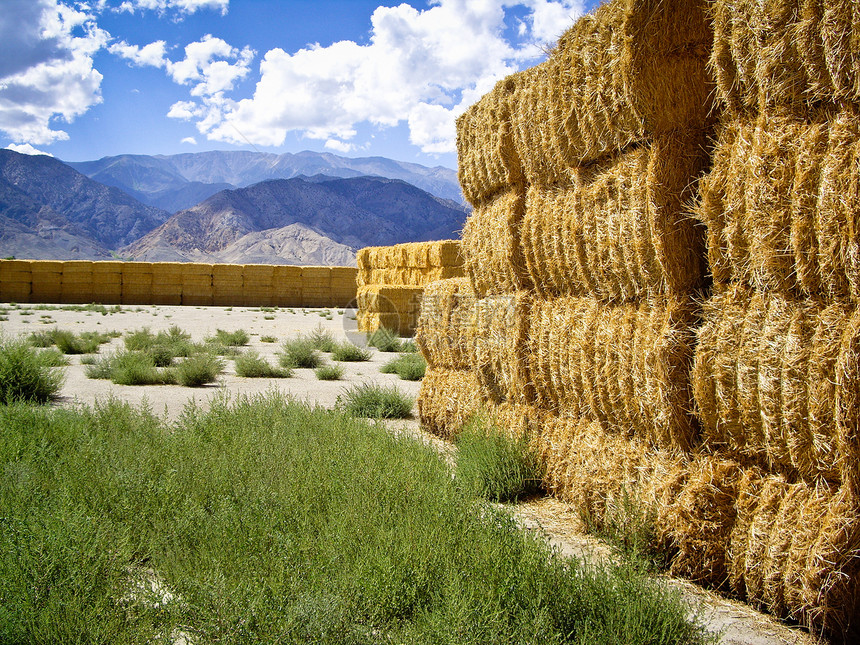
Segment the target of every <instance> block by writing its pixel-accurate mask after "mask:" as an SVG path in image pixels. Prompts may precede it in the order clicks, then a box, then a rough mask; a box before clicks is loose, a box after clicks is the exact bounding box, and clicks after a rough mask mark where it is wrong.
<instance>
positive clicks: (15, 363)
mask: <svg viewBox="0 0 860 645" xmlns="http://www.w3.org/2000/svg"><path fill="white" fill-rule="evenodd" d="M42 351H44V350H42ZM63 381H64V375H63V373H62V372H60V371H58V370H56V369H54V368H53V367H51V366H50V364H49V362H48V360H47V358H44V357H42V355H41V352H40V350H37V349H35V348H34V347H33V346H32V345H30V344H29V343H28V342H27V341H26V340H25V339H21V338H13V339H10V338H3V337H0V403H2V404H4V405H8V404H10V403H13V402H15V401H31V402H34V403H47V402H48V401H49V400H51V398H53V397H54V396H55V395H56V394H57V392H59V391H60V388H61V387H62V386H63ZM0 427H2V426H0ZM0 434H2V433H0ZM0 481H2V480H0ZM0 597H2V596H0Z"/></svg>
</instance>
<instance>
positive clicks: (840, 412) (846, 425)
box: [692, 286, 860, 483]
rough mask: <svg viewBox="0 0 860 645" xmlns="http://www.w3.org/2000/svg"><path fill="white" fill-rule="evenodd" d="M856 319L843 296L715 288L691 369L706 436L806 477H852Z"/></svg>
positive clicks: (858, 386) (859, 375) (857, 381)
mask: <svg viewBox="0 0 860 645" xmlns="http://www.w3.org/2000/svg"><path fill="white" fill-rule="evenodd" d="M858 320H860V316H858V314H857V312H856V311H855V310H854V308H853V307H851V306H849V305H848V304H846V303H843V302H839V301H836V302H833V303H831V304H826V303H818V302H815V301H812V300H804V299H800V300H797V299H792V298H789V297H785V296H782V295H780V294H774V293H768V294H762V293H756V292H753V291H750V290H749V289H746V288H744V287H743V286H736V287H734V288H732V289H730V290H727V291H725V292H724V293H720V294H717V295H714V296H712V297H711V298H710V299H709V300H708V301H706V303H705V307H704V322H703V324H702V327H701V328H700V330H699V338H698V345H697V347H696V353H695V360H694V365H693V372H692V380H693V393H694V397H695V401H696V406H697V408H698V410H699V418H700V420H701V422H702V437H703V441H704V443H705V445H706V446H707V447H708V448H709V449H710V450H712V451H715V452H723V453H726V454H731V455H734V456H735V457H736V458H738V459H741V460H743V461H745V462H746V463H757V464H760V465H761V466H763V467H765V468H767V469H770V470H773V471H776V472H784V473H786V474H787V475H790V476H793V477H797V476H799V477H803V478H806V479H808V480H810V481H815V480H819V479H821V480H827V481H829V482H837V483H838V482H843V481H847V479H846V478H848V479H856V476H855V475H854V474H855V473H856V470H857V467H856V463H857V459H858V455H860V450H858V444H860V432H858V429H857V428H858V427H860V426H858V420H857V419H856V418H855V417H856V416H857V412H856V410H857V409H858V406H860V398H858V395H857V392H860V362H858V360H857V358H856V357H857V356H858V352H860V322H858Z"/></svg>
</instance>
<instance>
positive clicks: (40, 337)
mask: <svg viewBox="0 0 860 645" xmlns="http://www.w3.org/2000/svg"><path fill="white" fill-rule="evenodd" d="M27 341H28V342H29V343H30V344H31V345H32V346H33V347H51V346H52V345H53V344H54V335H53V333H51V332H49V331H34V332H33V333H32V334H30V335H29V336H28V337H27Z"/></svg>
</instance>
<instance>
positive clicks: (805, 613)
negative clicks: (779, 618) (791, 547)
mask: <svg viewBox="0 0 860 645" xmlns="http://www.w3.org/2000/svg"><path fill="white" fill-rule="evenodd" d="M858 501H860V500H858V498H857V494H856V491H855V490H853V489H852V487H850V486H843V487H842V488H841V489H839V490H838V491H837V492H836V493H835V494H834V495H833V497H832V498H831V499H830V502H829V504H828V509H827V514H826V516H824V519H823V521H822V522H821V523H820V524H818V527H819V533H818V536H817V539H816V540H815V542H814V544H812V546H811V548H810V549H809V550H808V553H809V555H808V557H807V560H806V571H805V572H804V576H803V595H802V598H803V606H802V609H801V611H800V612H798V613H800V615H801V616H802V622H803V623H804V624H807V625H809V626H810V627H812V628H813V629H814V630H816V631H819V632H821V631H823V632H825V633H834V634H837V635H839V634H842V635H845V637H846V638H848V636H849V635H854V637H855V638H856V634H857V630H858V626H857V611H858V595H860V594H858V592H859V591H860V589H858V579H860V578H858V576H860V571H858V567H860V557H858V554H860V513H858V508H860V505H858ZM812 519H817V518H812ZM846 642H848V641H846Z"/></svg>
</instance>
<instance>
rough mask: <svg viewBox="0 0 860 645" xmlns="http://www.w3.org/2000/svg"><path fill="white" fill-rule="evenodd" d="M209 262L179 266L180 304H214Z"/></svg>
mask: <svg viewBox="0 0 860 645" xmlns="http://www.w3.org/2000/svg"><path fill="white" fill-rule="evenodd" d="M212 271H213V265H211V264H198V263H193V264H192V263H185V264H183V265H182V268H181V275H182V304H183V305H192V306H196V307H203V306H207V305H212V304H214V301H215V300H214V299H215V291H214V288H213V286H212Z"/></svg>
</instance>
